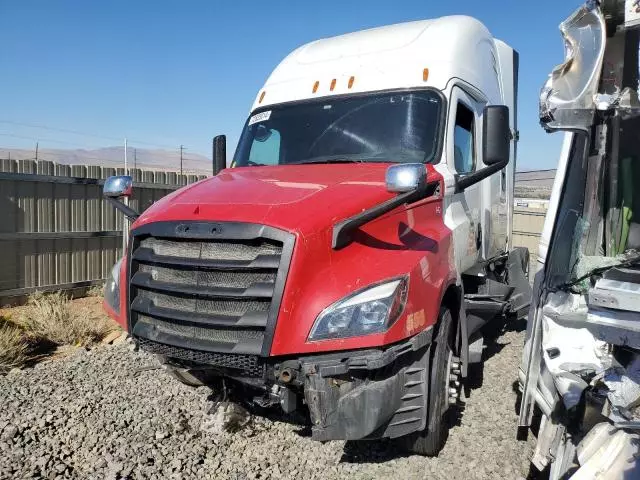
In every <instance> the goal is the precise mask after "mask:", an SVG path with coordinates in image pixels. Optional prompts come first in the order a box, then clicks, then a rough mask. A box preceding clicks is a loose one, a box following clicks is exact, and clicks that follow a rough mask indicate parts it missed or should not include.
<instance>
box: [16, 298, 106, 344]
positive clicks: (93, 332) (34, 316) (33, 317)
mask: <svg viewBox="0 0 640 480" xmlns="http://www.w3.org/2000/svg"><path fill="white" fill-rule="evenodd" d="M18 323H19V324H20V326H22V327H23V328H24V330H25V331H26V332H28V333H29V334H30V335H33V336H35V337H38V338H41V339H45V340H47V341H50V342H53V343H55V344H56V345H78V346H89V345H91V344H93V343H95V342H99V341H100V340H101V339H102V338H103V337H105V336H106V335H107V334H108V333H109V332H111V331H112V330H113V329H114V324H113V322H111V321H110V320H109V319H107V318H106V317H104V316H101V315H98V316H96V315H91V314H90V312H88V311H77V310H75V309H73V308H72V304H71V302H70V301H69V298H68V297H67V296H66V295H64V294H63V293H60V292H58V293H51V294H42V293H36V294H34V295H32V296H31V297H30V298H29V302H28V303H27V306H26V308H24V309H23V310H22V311H21V313H20V316H19V319H18Z"/></svg>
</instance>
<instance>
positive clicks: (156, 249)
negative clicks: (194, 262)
mask: <svg viewBox="0 0 640 480" xmlns="http://www.w3.org/2000/svg"><path fill="white" fill-rule="evenodd" d="M140 247H141V248H148V249H150V250H151V251H153V253H155V254H156V255H161V256H166V257H186V258H195V259H201V260H240V261H251V260H255V259H256V258H258V257H259V256H260V255H278V256H280V255H281V254H282V245H281V244H280V245H278V244H277V243H276V242H267V241H265V240H262V239H258V240H248V241H244V242H229V241H218V240H211V241H193V240H184V239H166V238H156V237H149V238H145V239H144V240H142V241H141V242H140Z"/></svg>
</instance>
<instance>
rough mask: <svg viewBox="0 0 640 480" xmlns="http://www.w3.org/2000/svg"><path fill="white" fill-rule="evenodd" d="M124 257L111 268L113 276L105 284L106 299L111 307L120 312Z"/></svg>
mask: <svg viewBox="0 0 640 480" xmlns="http://www.w3.org/2000/svg"><path fill="white" fill-rule="evenodd" d="M121 266H122V258H121V259H120V260H118V261H117V262H116V264H115V265H114V266H113V268H112V269H111V277H109V278H107V282H106V283H105V284H104V300H105V302H107V304H108V305H109V306H110V307H111V309H112V310H113V311H114V312H116V313H117V314H120V267H121Z"/></svg>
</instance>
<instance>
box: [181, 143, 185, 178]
mask: <svg viewBox="0 0 640 480" xmlns="http://www.w3.org/2000/svg"><path fill="white" fill-rule="evenodd" d="M183 150H184V145H180V178H181V179H182V151H183Z"/></svg>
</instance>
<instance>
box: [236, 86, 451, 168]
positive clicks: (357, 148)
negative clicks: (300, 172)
mask: <svg viewBox="0 0 640 480" xmlns="http://www.w3.org/2000/svg"><path fill="white" fill-rule="evenodd" d="M441 108H442V104H441V101H440V97H439V96H438V94H437V93H436V92H434V91H431V90H420V91H414V92H402V93H399V92H393V93H390V92H387V93H379V94H368V95H362V96H349V97H339V98H323V99H320V100H318V101H313V102H304V103H297V104H293V103H292V104H285V105H280V106H273V107H268V108H266V109H262V110H258V111H257V112H256V113H254V114H253V115H252V116H251V117H250V118H249V119H248V120H247V123H246V124H245V127H244V130H243V132H242V135H241V137H240V141H239V143H238V148H237V149H236V153H235V156H234V159H233V164H232V166H234V167H244V166H256V165H258V166H261V165H285V164H286V165H288V164H303V163H338V162H393V163H409V162H425V163H430V162H433V161H434V160H435V155H436V151H437V146H438V141H439V140H438V131H439V122H440V116H441V115H440V110H441Z"/></svg>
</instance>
